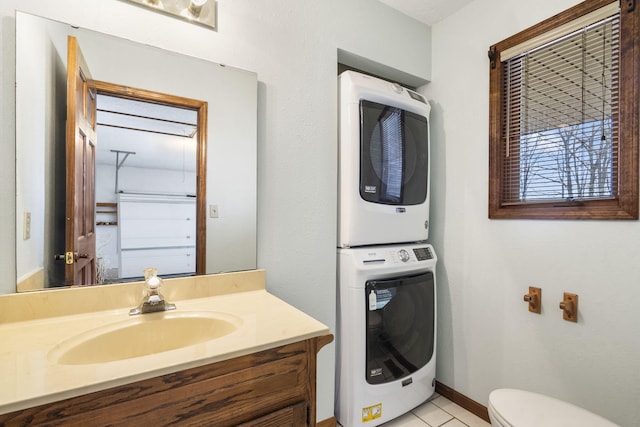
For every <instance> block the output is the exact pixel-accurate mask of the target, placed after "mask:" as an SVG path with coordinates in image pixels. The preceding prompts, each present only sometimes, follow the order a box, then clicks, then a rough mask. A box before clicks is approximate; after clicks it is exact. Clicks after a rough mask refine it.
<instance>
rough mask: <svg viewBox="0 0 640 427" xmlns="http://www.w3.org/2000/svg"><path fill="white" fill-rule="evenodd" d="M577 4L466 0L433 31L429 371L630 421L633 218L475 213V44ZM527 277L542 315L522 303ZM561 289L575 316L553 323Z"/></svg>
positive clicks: (636, 340) (480, 139)
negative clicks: (434, 288) (432, 334)
mask: <svg viewBox="0 0 640 427" xmlns="http://www.w3.org/2000/svg"><path fill="white" fill-rule="evenodd" d="M576 3H578V1H575V0H544V1H537V2H531V1H528V0H476V1H474V2H473V3H471V4H470V5H469V6H467V7H466V8H464V9H463V10H461V11H459V12H458V13H456V14H455V15H453V16H451V17H449V18H448V19H445V20H444V21H442V22H439V23H438V24H436V25H434V26H433V28H432V43H433V45H432V52H433V57H432V60H433V74H432V83H431V84H429V85H427V86H426V87H425V88H423V89H424V92H425V93H426V94H427V95H428V96H429V98H430V99H433V100H434V101H433V107H434V109H433V113H432V114H433V125H432V131H433V144H434V145H433V147H432V150H433V173H434V174H435V176H434V180H433V183H434V188H433V193H432V199H431V203H432V217H431V224H432V229H431V233H430V236H431V239H432V242H433V244H434V246H435V247H436V249H437V251H438V256H439V259H440V263H439V269H438V274H439V275H438V291H439V296H438V307H439V310H440V312H439V316H438V319H439V328H438V363H439V365H438V372H437V378H438V379H439V380H440V381H441V382H443V383H445V384H447V385H449V386H451V387H453V388H454V389H456V390H457V391H459V392H461V393H463V394H465V395H467V396H469V397H471V398H473V399H475V400H477V401H478V402H480V403H482V404H485V405H486V404H487V399H488V395H489V392H490V391H491V390H492V389H495V388H499V387H516V388H523V389H527V390H532V391H537V392H541V393H546V394H548V395H551V396H555V397H558V398H560V399H563V400H567V401H569V402H573V403H575V404H578V405H581V406H583V407H586V408H588V409H589V410H591V411H593V412H596V413H598V414H600V415H602V416H605V417H607V418H609V419H611V420H612V421H614V422H617V423H619V424H621V425H623V426H638V425H640V406H639V405H638V402H640V364H639V361H640V332H639V331H640V329H639V327H638V308H637V301H639V300H640V286H639V283H638V278H639V277H640V262H639V261H640V244H639V242H640V224H639V223H638V221H625V222H615V221H532V220H531V221H525V220H491V221H490V220H489V219H488V218H487V212H488V207H487V206H488V205H487V203H488V151H489V150H488V104H489V100H488V93H489V86H488V84H489V61H488V59H487V50H488V48H489V46H490V45H492V44H494V43H496V42H499V41H501V40H502V39H504V38H507V37H508V36H510V35H512V34H515V33H516V32H518V31H520V30H522V29H524V28H527V27H529V26H531V25H533V24H535V23H537V22H539V21H541V20H543V19H546V18H548V17H551V16H553V15H555V14H556V13H558V12H560V11H562V10H564V9H566V8H569V7H571V6H573V5H574V4H576ZM530 285H533V286H539V287H541V288H542V296H543V298H542V299H543V309H542V314H541V315H536V314H532V313H529V312H528V311H527V304H526V303H525V302H524V301H523V295H524V294H525V293H527V291H528V286H530ZM564 291H567V292H571V293H577V294H578V295H579V310H580V312H579V322H578V323H577V324H575V323H571V322H566V321H563V320H562V314H561V310H560V309H559V308H558V305H559V302H560V301H561V299H562V293H563V292H564Z"/></svg>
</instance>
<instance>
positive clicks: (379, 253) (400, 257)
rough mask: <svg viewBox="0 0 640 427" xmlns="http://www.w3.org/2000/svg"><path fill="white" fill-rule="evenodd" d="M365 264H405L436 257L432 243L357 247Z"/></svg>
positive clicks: (358, 254) (359, 256)
mask: <svg viewBox="0 0 640 427" xmlns="http://www.w3.org/2000/svg"><path fill="white" fill-rule="evenodd" d="M356 252H357V258H360V260H361V262H362V263H363V264H364V265H368V266H373V265H377V264H378V265H384V264H386V265H405V264H412V263H417V262H424V261H431V260H433V259H435V256H434V253H433V248H432V247H431V245H428V244H424V245H415V246H395V247H393V246H390V247H370V248H362V249H356Z"/></svg>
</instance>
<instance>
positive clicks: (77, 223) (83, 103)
mask: <svg viewBox="0 0 640 427" xmlns="http://www.w3.org/2000/svg"><path fill="white" fill-rule="evenodd" d="M96 95H97V92H96V88H95V86H94V85H93V84H92V79H91V74H90V73H89V68H88V67H87V64H86V62H85V60H84V57H83V55H82V52H81V51H80V47H79V46H78V41H77V39H76V38H75V37H72V36H69V38H68V41H67V142H66V147H67V148H66V151H67V154H66V161H67V178H66V181H67V187H66V188H67V195H66V199H67V200H66V238H65V240H66V243H65V252H66V253H65V262H66V267H65V281H66V284H67V285H87V284H95V283H96V234H95V159H96V157H95V154H96Z"/></svg>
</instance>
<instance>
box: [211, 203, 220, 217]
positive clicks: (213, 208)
mask: <svg viewBox="0 0 640 427" xmlns="http://www.w3.org/2000/svg"><path fill="white" fill-rule="evenodd" d="M209 216H210V217H211V218H218V205H209Z"/></svg>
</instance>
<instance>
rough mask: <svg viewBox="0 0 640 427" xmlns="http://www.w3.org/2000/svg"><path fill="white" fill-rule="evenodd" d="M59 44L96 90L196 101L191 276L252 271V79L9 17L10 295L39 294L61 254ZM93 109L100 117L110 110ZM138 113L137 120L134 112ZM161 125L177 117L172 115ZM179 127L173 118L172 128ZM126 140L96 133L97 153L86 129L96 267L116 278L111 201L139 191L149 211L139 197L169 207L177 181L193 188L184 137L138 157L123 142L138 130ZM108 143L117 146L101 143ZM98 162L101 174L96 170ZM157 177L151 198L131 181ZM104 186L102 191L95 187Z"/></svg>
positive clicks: (62, 78)
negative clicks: (72, 48)
mask: <svg viewBox="0 0 640 427" xmlns="http://www.w3.org/2000/svg"><path fill="white" fill-rule="evenodd" d="M69 35H71V36H74V37H76V38H77V40H78V44H79V45H80V46H81V47H82V53H83V54H84V58H85V59H86V62H87V64H89V67H90V70H91V74H92V78H93V79H95V80H97V81H99V82H108V83H110V84H112V85H117V86H122V87H127V88H139V89H143V90H145V91H150V92H157V93H162V94H169V95H172V96H176V97H181V98H189V99H195V100H201V101H204V102H206V104H207V112H206V119H207V120H206V122H207V126H206V127H207V129H206V133H207V137H206V154H205V155H204V156H205V162H206V179H205V183H206V185H205V187H206V194H205V196H204V199H206V200H204V204H203V207H204V209H203V213H204V215H200V217H199V220H202V221H204V225H205V227H204V228H205V229H206V233H204V234H205V235H204V238H203V241H204V244H205V247H206V251H205V253H206V259H205V260H204V268H203V270H204V272H205V273H207V274H211V273H219V272H229V271H240V270H248V269H254V268H256V177H257V169H256V155H257V150H256V132H257V129H256V115H257V76H256V74H255V73H252V72H248V71H244V70H239V69H234V68H231V67H226V66H223V65H220V64H216V63H212V62H208V61H204V60H200V59H196V58H192V57H188V56H185V55H181V54H177V53H174V52H168V51H164V50H162V49H158V48H154V47H151V46H148V45H141V44H139V43H135V42H131V41H128V40H124V39H120V38H117V37H113V36H110V35H106V34H101V33H97V32H94V31H90V30H86V29H81V28H74V27H72V26H70V25H67V24H63V23H60V22H55V21H51V20H48V19H45V18H41V17H37V16H33V15H30V14H27V13H22V12H17V14H16V158H17V161H16V222H17V224H16V260H17V261H16V263H17V265H16V271H17V278H16V283H17V288H18V290H32V289H40V288H43V287H48V286H52V285H53V286H55V285H57V284H59V283H60V282H59V280H58V279H56V275H59V273H58V274H56V267H57V266H58V265H60V264H57V263H60V262H61V261H55V260H54V256H55V255H59V254H61V253H63V251H64V244H62V248H63V249H62V250H61V243H60V239H61V238H62V239H63V238H64V235H65V222H66V221H65V220H66V218H65V213H64V209H61V207H60V205H61V204H64V200H61V198H60V195H61V194H65V191H66V182H65V174H66V167H65V162H64V161H62V160H64V158H65V144H64V140H65V122H66V72H67V36H69ZM105 101H106V98H105ZM98 102H100V95H98ZM104 109H107V110H110V109H111V106H110V107H109V108H107V107H105V108H104ZM103 114H104V113H103ZM140 115H144V116H146V113H145V114H140ZM170 116H171V118H175V117H178V115H177V114H174V113H171V115H170ZM189 120H191V119H190V118H185V119H184V120H183V119H182V118H181V119H180V120H175V121H178V122H188V121H189ZM103 127H104V126H103ZM127 127H135V126H133V125H132V126H129V125H127ZM131 132H133V134H134V135H135V136H128V137H125V136H122V135H123V134H121V133H118V132H113V127H112V129H111V130H110V131H107V130H103V131H102V134H103V135H104V136H105V141H106V142H105V143H104V144H103V145H102V146H101V139H100V138H101V136H100V134H101V131H100V126H98V134H99V135H98V138H97V141H98V142H97V144H96V146H97V147H98V148H97V154H96V175H95V177H96V192H95V194H96V200H95V202H96V218H95V221H96V223H101V225H96V235H97V236H98V238H99V237H100V234H110V235H111V237H110V239H108V244H105V245H107V246H109V245H110V246H109V247H110V249H109V251H110V252H109V256H108V257H107V256H102V257H100V255H98V256H99V257H100V258H102V259H103V261H104V262H103V265H102V269H103V270H105V264H106V269H107V270H108V272H107V275H113V274H118V273H117V270H120V269H121V267H122V266H121V264H122V261H121V258H122V248H124V247H125V246H126V245H125V246H123V244H122V233H121V232H120V231H118V229H119V228H120V223H119V222H118V221H117V218H118V215H120V212H119V210H118V209H117V208H118V207H119V205H118V203H121V202H123V200H124V199H126V198H127V197H129V198H130V194H123V192H128V193H144V194H143V196H144V197H147V199H145V200H142V202H141V203H145V202H149V200H148V197H151V198H153V197H161V198H162V197H164V198H169V199H170V198H171V197H174V196H176V193H179V194H180V197H182V201H185V202H186V201H188V200H186V199H185V198H186V197H192V193H193V192H192V191H191V190H184V189H181V190H176V187H179V185H178V184H179V183H180V181H184V182H188V183H191V184H190V185H193V183H194V182H195V181H196V177H195V174H194V172H193V166H192V165H193V164H194V163H195V160H193V157H190V156H193V155H194V153H195V150H194V149H192V148H189V147H188V143H187V139H186V138H179V139H180V140H181V141H180V142H178V143H171V142H168V141H166V138H164V137H163V138H162V139H163V141H162V142H157V143H153V144H157V145H153V148H152V149H149V148H148V147H147V148H146V150H145V149H143V148H141V147H138V148H134V142H132V141H134V140H135V142H136V143H139V142H141V141H142V140H143V139H144V140H145V141H146V139H147V136H148V134H149V132H140V131H131ZM181 132H182V131H181ZM109 133H115V134H116V136H115V137H113V138H111V137H109V136H108V135H109ZM195 133H197V131H196V132H195ZM143 135H144V137H143ZM110 139H111V141H114V140H115V141H116V142H117V143H120V145H117V144H116V143H114V142H109V140H110ZM127 141H129V142H127ZM123 143H125V144H124V145H123ZM111 150H114V151H111ZM125 151H128V152H136V153H140V155H132V154H131V155H130V157H129V158H128V159H127V160H125V161H124V162H122V161H123V158H124V156H126V153H123V152H125ZM143 152H147V153H148V156H147V155H144V156H143V155H142V153H143ZM105 155H106V156H107V157H105ZM136 157H137V158H136ZM142 157H146V158H147V159H146V161H147V162H148V163H146V164H145V163H144V161H143V160H144V159H142ZM134 159H135V160H134ZM169 160H174V161H175V160H177V162H173V163H178V164H179V166H175V165H174V166H167V165H165V163H172V162H169ZM117 163H122V164H121V167H120V169H119V173H118V174H116V173H115V172H116V170H117ZM101 164H105V165H106V166H104V167H101V166H100V165H101ZM134 168H135V170H134ZM164 168H166V169H164ZM134 172H135V173H134ZM116 176H117V178H116ZM131 176H135V179H133V180H132V178H130V177H131ZM145 176H146V177H145ZM128 177H129V178H128ZM116 179H118V180H119V183H118V189H116V187H115V186H116V183H115V181H116ZM161 179H167V184H166V185H161V186H160V187H161V188H164V189H165V190H163V191H160V192H158V190H157V188H156V189H153V190H144V189H143V190H141V189H140V188H139V187H140V185H139V184H140V183H141V182H145V181H149V182H155V183H156V184H157V183H158V182H159V181H160V180H161ZM127 180H129V181H127ZM134 184H135V185H134ZM136 185H137V188H136ZM196 185H197V184H196ZM107 187H108V188H109V189H110V191H106V190H105V188H107ZM156 187H157V186H156ZM191 188H192V187H191ZM98 189H100V190H98ZM194 192H195V190H194ZM158 193H159V194H158ZM165 196H166V197H165ZM144 197H143V198H144ZM129 201H130V200H129ZM138 202H140V200H138ZM98 204H99V205H98ZM157 206H158V205H149V204H147V205H144V208H143V209H142V210H144V209H145V208H146V209H147V211H150V210H153V211H160V210H161V209H154V207H157ZM201 216H205V217H206V218H201ZM143 222H144V221H143ZM147 222H148V221H147ZM114 223H116V224H114ZM156 229H162V227H156ZM106 230H109V231H106ZM103 237H104V236H103ZM104 242H105V241H104V240H103V243H104ZM97 246H100V245H97ZM102 249H104V248H102ZM114 251H115V252H114ZM103 255H104V252H103ZM140 256H141V257H142V263H143V264H144V263H145V262H146V261H147V259H148V261H149V265H148V266H149V267H151V266H153V267H157V268H158V269H159V272H160V273H162V271H163V266H166V267H167V268H169V263H168V262H167V261H166V259H165V260H160V261H157V262H158V264H153V263H154V262H156V261H155V259H154V257H153V256H151V255H150V254H149V253H142V254H140ZM107 258H108V260H107ZM62 264H64V261H62ZM152 264H153V265H152ZM58 268H59V267H58ZM114 270H116V272H115V273H114ZM103 273H104V271H103ZM103 276H104V274H103ZM117 277H122V276H117Z"/></svg>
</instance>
